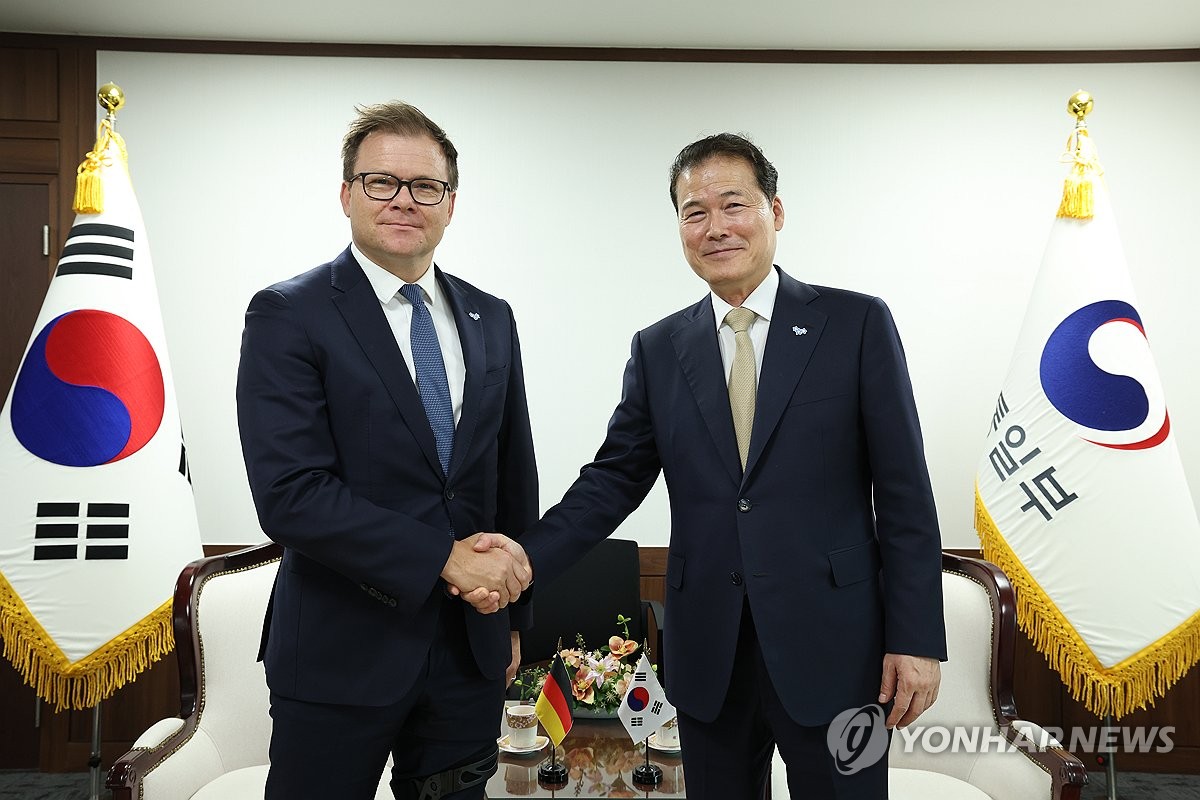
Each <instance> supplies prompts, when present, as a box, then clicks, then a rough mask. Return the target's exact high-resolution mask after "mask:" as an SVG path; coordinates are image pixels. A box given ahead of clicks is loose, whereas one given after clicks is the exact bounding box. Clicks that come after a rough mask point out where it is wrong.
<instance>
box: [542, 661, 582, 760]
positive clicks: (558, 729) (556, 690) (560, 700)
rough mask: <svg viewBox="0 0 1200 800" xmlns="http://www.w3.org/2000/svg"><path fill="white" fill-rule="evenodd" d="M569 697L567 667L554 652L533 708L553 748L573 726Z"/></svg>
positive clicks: (569, 683) (569, 686) (569, 688)
mask: <svg viewBox="0 0 1200 800" xmlns="http://www.w3.org/2000/svg"><path fill="white" fill-rule="evenodd" d="M570 697H571V679H570V678H569V677H567V667H566V665H565V664H563V661H562V656H561V655H559V654H558V653H557V652H555V654H554V661H552V662H551V663H550V671H549V672H548V673H546V679H545V680H544V681H543V682H542V691H541V693H540V694H539V695H538V699H537V703H536V704H535V705H534V707H533V710H534V712H535V713H536V714H537V718H538V720H539V721H540V722H541V723H542V727H543V728H545V729H546V735H547V736H549V737H550V741H551V742H553V743H554V746H555V747H558V745H559V744H561V743H562V740H563V739H565V738H566V736H567V734H568V733H570V732H571V726H572V725H573V724H574V717H573V716H572V715H571V700H570Z"/></svg>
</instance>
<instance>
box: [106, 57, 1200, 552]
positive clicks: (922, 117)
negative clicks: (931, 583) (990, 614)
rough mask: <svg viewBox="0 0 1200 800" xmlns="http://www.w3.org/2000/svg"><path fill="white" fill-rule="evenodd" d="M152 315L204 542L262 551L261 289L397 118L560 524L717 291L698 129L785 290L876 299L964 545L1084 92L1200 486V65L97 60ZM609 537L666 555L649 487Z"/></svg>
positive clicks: (338, 240) (305, 260)
mask: <svg viewBox="0 0 1200 800" xmlns="http://www.w3.org/2000/svg"><path fill="white" fill-rule="evenodd" d="M98 77H99V79H100V80H101V81H108V80H111V81H114V82H116V83H118V84H119V85H121V86H122V88H123V89H124V90H125V92H126V95H127V98H128V101H127V104H126V107H125V109H124V110H122V111H121V112H120V114H119V117H118V129H119V130H120V132H121V133H122V134H123V135H124V136H125V138H126V141H127V143H128V145H129V153H130V166H131V169H132V173H133V178H134V186H135V189H136V190H137V192H138V196H139V200H140V202H141V207H142V212H143V215H144V217H145V221H146V228H147V231H148V235H149V238H150V241H151V245H152V248H153V255H154V262H155V267H156V272H157V277H158V283H159V289H160V292H161V294H162V307H163V314H164V317H165V319H166V327H167V335H168V339H169V342H170V351H171V352H170V355H171V359H172V362H173V366H174V370H175V377H176V383H177V389H178V392H179V397H180V406H181V407H180V412H181V416H182V418H183V422H184V426H185V430H186V433H187V437H188V451H189V454H190V455H191V459H192V474H193V480H194V486H195V491H196V500H197V505H198V510H199V515H200V526H201V531H202V533H203V537H204V540H205V541H206V542H207V543H221V542H247V541H256V540H258V539H260V538H261V536H262V534H261V532H260V530H259V529H258V526H257V522H256V520H255V516H254V512H253V507H252V504H251V501H250V495H249V490H248V489H247V486H246V479H245V471H244V469H243V466H242V462H241V456H240V450H239V446H238V439H237V427H236V422H235V416H234V381H235V371H236V366H237V359H238V346H239V337H240V334H241V328H242V313H243V311H244V309H245V305H246V303H247V301H248V300H249V298H250V296H251V294H252V293H253V292H254V291H255V290H256V289H258V288H261V287H262V286H265V285H267V284H269V283H271V282H273V281H275V280H278V279H281V278H285V277H288V276H291V275H293V274H296V273H298V272H301V271H303V270H306V269H308V268H309V267H312V266H315V265H316V264H318V263H320V262H323V261H326V260H328V259H330V258H331V257H333V256H334V255H336V254H337V253H338V252H339V251H340V250H341V249H342V248H343V247H344V246H345V244H346V243H347V241H348V236H349V228H348V225H347V223H346V221H345V219H344V217H343V216H342V213H341V209H340V207H339V205H338V200H337V193H338V188H339V181H340V174H341V173H340V161H339V155H338V150H339V146H340V141H341V136H342V133H343V131H344V129H345V126H346V124H347V122H348V121H349V120H350V119H351V117H352V116H353V106H354V105H355V104H357V103H371V102H379V101H384V100H390V99H396V98H398V99H403V100H407V101H409V102H411V103H414V104H415V105H417V106H419V107H420V108H421V109H422V110H424V111H425V112H426V113H427V114H429V116H430V117H432V118H433V119H434V120H436V121H437V122H438V123H439V124H441V125H442V126H443V127H445V129H446V130H447V132H448V133H449V134H450V136H451V138H452V139H453V141H454V142H455V144H456V145H457V146H458V148H459V151H460V153H461V160H460V166H461V170H462V186H461V189H460V191H459V197H458V205H457V207H456V214H455V218H454V222H453V224H452V225H451V226H450V228H449V229H448V231H447V235H446V239H445V240H444V241H443V243H442V246H441V248H440V249H439V251H438V257H437V260H438V263H439V264H440V265H442V266H443V267H444V268H445V269H447V270H448V271H450V272H453V273H456V274H458V275H460V276H462V277H464V278H465V279H467V280H469V281H471V282H473V283H475V284H477V285H479V286H480V287H482V288H484V289H486V290H488V291H491V292H493V293H494V294H497V295H500V296H501V297H504V298H506V299H508V300H509V301H510V302H511V303H512V305H513V307H514V309H515V310H516V313H517V321H518V325H519V328H520V333H521V336H522V341H523V346H524V353H525V361H526V375H527V384H528V389H529V396H530V406H531V413H532V415H533V426H534V435H535V438H536V441H537V447H538V457H539V463H540V467H541V470H540V471H541V475H542V505H543V507H544V508H545V507H549V506H550V505H551V504H553V503H554V502H556V501H557V499H558V498H559V497H560V496H561V494H562V492H563V491H564V490H565V489H566V487H567V486H568V485H569V484H570V482H571V481H572V480H573V478H574V476H575V475H576V474H577V471H578V468H579V466H580V465H581V464H583V463H585V462H586V461H588V460H589V458H590V457H591V455H592V454H593V453H594V452H595V449H596V447H597V446H598V445H599V443H600V441H601V438H602V436H603V433H604V429H605V424H606V422H607V420H608V416H609V414H610V412H611V411H612V407H613V405H614V404H615V403H616V400H617V398H618V393H619V388H620V376H621V370H622V367H623V365H624V362H625V359H626V358H627V356H628V347H629V340H630V337H631V336H632V335H633V333H634V332H635V331H637V330H638V329H640V328H642V327H645V326H646V325H648V324H650V323H652V322H654V321H656V320H657V319H659V318H661V317H663V316H665V315H666V314H668V313H670V312H672V311H674V310H676V309H678V308H681V307H683V306H684V305H687V304H690V303H692V302H694V301H695V300H697V299H699V298H700V297H701V296H702V295H703V294H704V292H705V290H706V287H705V286H704V285H703V284H702V283H701V282H700V281H699V279H698V278H696V277H695V275H693V274H692V272H691V270H690V269H689V268H688V266H687V264H686V262H685V261H684V260H683V258H682V255H681V253H680V247H679V243H678V238H677V234H676V225H675V221H674V214H673V211H672V208H671V205H670V203H669V201H668V197H667V186H666V170H667V167H668V165H669V164H670V162H671V160H672V158H673V157H674V155H675V153H676V152H677V151H678V150H679V149H680V148H681V147H682V146H683V145H684V144H686V143H688V142H690V141H692V140H693V139H695V138H697V137H699V136H702V135H706V134H708V133H712V132H716V131H720V130H733V131H742V132H746V133H749V134H750V135H751V136H752V137H753V138H754V139H755V141H756V142H757V143H758V144H759V145H760V146H762V148H763V149H764V151H765V152H766V154H767V156H768V158H771V159H772V160H773V161H774V162H775V164H776V166H777V167H778V168H779V172H780V175H781V180H780V195H781V197H782V198H783V201H784V206H785V210H786V213H787V222H786V225H785V227H784V230H783V231H782V233H781V234H780V239H779V250H778V252H777V256H776V260H777V262H778V263H779V264H780V265H782V266H783V267H784V268H785V269H786V270H788V271H789V272H790V273H791V274H792V275H794V276H796V277H799V278H800V279H802V280H805V281H809V282H812V283H818V284H831V285H835V286H843V287H847V288H852V289H857V290H860V291H865V292H869V293H872V294H877V295H879V296H881V297H883V298H884V299H885V300H886V301H887V302H888V304H889V305H890V306H891V308H892V310H893V312H894V313H895V315H896V318H897V320H898V323H899V325H900V330H901V334H902V336H903V337H904V340H905V344H906V347H907V350H908V355H909V363H910V368H911V371H912V375H913V381H914V384H915V386H916V393H917V401H918V405H919V408H920V412H921V416H922V419H923V421H924V430H925V436H926V447H927V456H928V460H929V465H930V469H931V472H932V476H933V484H934V490H935V492H936V495H937V501H938V509H939V514H940V518H941V524H942V536H943V540H944V543H945V545H946V546H949V547H972V546H976V545H977V540H976V538H975V535H974V532H973V530H972V528H971V520H972V507H973V506H972V504H973V492H974V488H973V486H974V475H975V470H976V465H977V463H978V461H979V458H980V456H981V454H982V448H983V435H984V430H985V426H986V425H987V423H988V421H989V419H990V416H991V412H992V407H993V404H994V401H995V398H996V395H997V393H998V391H999V389H1000V383H1001V381H1002V380H1003V378H1004V375H1005V373H1006V372H1007V368H1008V360H1009V356H1010V354H1011V348H1012V346H1013V343H1014V342H1015V340H1016V336H1017V330H1018V327H1019V326H1020V323H1021V319H1022V315H1023V312H1024V308H1025V304H1026V300H1027V297H1028V293H1029V290H1030V288H1031V286H1032V283H1033V278H1034V275H1035V273H1036V271H1037V267H1038V264H1039V260H1040V257H1041V251H1042V247H1043V244H1044V242H1045V238H1046V235H1047V233H1048V231H1049V228H1050V224H1051V222H1052V221H1053V216H1054V210H1055V209H1056V208H1057V203H1058V198H1059V192H1060V189H1061V180H1062V176H1063V175H1064V167H1063V165H1062V164H1060V163H1059V162H1058V158H1059V156H1060V154H1061V151H1062V149H1063V145H1064V142H1065V140H1066V137H1067V135H1068V133H1069V132H1070V130H1071V124H1072V122H1071V119H1070V118H1069V117H1068V116H1067V114H1066V111H1065V106H1066V100H1067V98H1068V97H1069V96H1070V94H1071V93H1072V92H1073V91H1075V90H1076V89H1078V88H1080V87H1085V88H1087V89H1088V90H1090V91H1091V92H1092V93H1093V94H1094V95H1095V96H1096V98H1097V105H1096V111H1095V113H1094V114H1093V115H1092V117H1091V119H1090V122H1091V130H1092V135H1093V139H1094V140H1095V141H1096V143H1097V145H1098V146H1099V148H1100V155H1101V159H1102V161H1103V163H1104V166H1105V168H1106V170H1107V176H1108V184H1109V187H1110V189H1111V191H1112V194H1113V197H1114V203H1115V206H1116V211H1117V214H1118V221H1119V223H1120V225H1121V230H1122V235H1123V238H1124V241H1125V248H1126V252H1127V255H1128V258H1129V263H1130V269H1131V272H1132V273H1133V279H1134V283H1135V285H1136V286H1137V288H1138V291H1139V295H1140V310H1141V312H1142V317H1143V320H1144V321H1145V322H1146V328H1147V332H1148V334H1149V337H1150V341H1151V345H1152V347H1153V348H1154V351H1155V353H1156V356H1157V359H1158V364H1159V369H1160V371H1161V373H1162V379H1163V383H1164V385H1165V388H1166V392H1167V399H1168V402H1169V404H1170V408H1171V419H1172V422H1173V423H1174V424H1173V429H1174V430H1175V432H1176V434H1177V436H1178V439H1179V447H1180V450H1181V452H1182V455H1183V458H1184V462H1185V468H1186V471H1187V473H1188V476H1189V479H1190V482H1191V484H1192V485H1193V486H1197V485H1200V484H1198V481H1200V432H1198V431H1200V384H1198V383H1197V382H1196V381H1195V380H1192V379H1191V375H1190V374H1189V372H1190V370H1189V368H1188V367H1187V364H1189V363H1193V360H1192V358H1190V357H1189V356H1188V355H1187V354H1188V351H1189V348H1190V346H1191V344H1192V343H1193V342H1194V341H1195V334H1194V332H1193V330H1192V328H1191V327H1190V325H1189V323H1190V316H1191V315H1190V313H1189V312H1190V311H1191V310H1192V308H1191V307H1192V306H1193V304H1194V300H1195V298H1196V297H1197V294H1198V291H1200V270H1198V269H1197V266H1200V265H1198V264H1197V260H1198V259H1197V256H1196V254H1195V250H1194V247H1193V236H1194V233H1192V232H1193V231H1194V226H1195V225H1196V224H1197V220H1200V197H1198V194H1200V188H1198V187H1200V163H1198V162H1197V157H1196V149H1195V147H1194V144H1193V142H1194V136H1195V131H1197V130H1200V108H1198V107H1197V106H1196V104H1194V103H1180V102H1179V100H1180V98H1185V97H1190V96H1192V95H1194V94H1195V91H1196V89H1197V87H1200V64H1195V63H1189V64H1137V65H1130V64H1105V65H1091V64H1079V65H1034V66H1000V65H995V66H878V65H754V64H704V65H701V64H645V63H601V62H522V61H465V60H400V59H396V60H381V59H345V58H343V59H327V58H289V57H254V56H215V55H184V54H156V53H125V52H102V53H100V55H99V58H98ZM618 535H621V536H625V537H627V538H633V539H636V540H638V541H639V542H641V543H642V544H644V545H665V544H666V542H667V535H668V514H667V498H666V492H665V490H664V489H663V487H662V485H661V482H660V484H659V486H657V487H656V488H655V490H654V492H653V493H652V494H651V497H650V499H649V500H648V501H647V503H646V504H645V505H644V506H643V508H642V509H641V510H640V511H638V512H637V513H636V514H635V515H634V516H633V517H631V518H630V520H629V521H628V522H627V523H626V525H625V526H624V527H623V528H622V530H621V531H620V533H619V534H618Z"/></svg>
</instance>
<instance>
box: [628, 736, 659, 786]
mask: <svg viewBox="0 0 1200 800" xmlns="http://www.w3.org/2000/svg"><path fill="white" fill-rule="evenodd" d="M662 779H663V771H662V767H660V766H658V764H651V763H650V744H649V742H647V743H646V763H645V764H642V765H641V766H639V767H638V768H637V769H635V770H634V771H633V784H634V786H658V785H659V784H660V783H662Z"/></svg>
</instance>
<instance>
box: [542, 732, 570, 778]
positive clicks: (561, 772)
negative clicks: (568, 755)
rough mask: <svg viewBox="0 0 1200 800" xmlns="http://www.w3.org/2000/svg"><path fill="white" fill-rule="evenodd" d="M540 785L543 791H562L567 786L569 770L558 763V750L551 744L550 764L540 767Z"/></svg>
mask: <svg viewBox="0 0 1200 800" xmlns="http://www.w3.org/2000/svg"><path fill="white" fill-rule="evenodd" d="M538 785H539V786H541V787H542V788H543V789H562V788H564V787H565V786H566V785H567V768H566V767H564V766H563V765H562V764H559V763H558V748H557V747H556V746H555V745H554V743H553V742H552V743H551V744H550V763H549V764H542V765H541V766H540V767H538Z"/></svg>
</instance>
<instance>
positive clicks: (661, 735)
mask: <svg viewBox="0 0 1200 800" xmlns="http://www.w3.org/2000/svg"><path fill="white" fill-rule="evenodd" d="M658 743H659V744H660V745H661V746H663V747H672V748H673V747H679V719H678V718H677V717H671V718H670V719H669V720H667V721H666V722H664V723H663V725H662V727H661V728H659V729H658Z"/></svg>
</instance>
